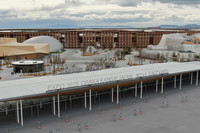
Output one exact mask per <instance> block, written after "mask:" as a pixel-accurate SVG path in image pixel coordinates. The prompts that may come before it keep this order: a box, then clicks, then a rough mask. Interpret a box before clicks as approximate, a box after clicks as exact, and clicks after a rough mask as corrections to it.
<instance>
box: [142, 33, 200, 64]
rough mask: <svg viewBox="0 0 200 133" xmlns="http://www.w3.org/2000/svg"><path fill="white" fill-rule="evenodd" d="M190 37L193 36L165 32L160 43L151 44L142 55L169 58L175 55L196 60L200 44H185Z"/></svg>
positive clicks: (183, 58)
mask: <svg viewBox="0 0 200 133" xmlns="http://www.w3.org/2000/svg"><path fill="white" fill-rule="evenodd" d="M197 36H198V35H196V36H195V37H196V38H197ZM188 37H189V38H193V37H191V36H186V34H180V33H175V34H164V35H163V36H162V39H161V41H160V42H159V44H158V45H156V46H153V45H149V46H148V47H147V49H143V50H142V51H141V56H142V57H144V58H152V59H160V58H161V59H168V58H173V57H174V56H175V57H177V58H179V59H178V60H185V61H187V60H194V59H195V57H196V55H199V54H200V45H199V44H184V41H186V40H188ZM193 40H194V39H193Z"/></svg>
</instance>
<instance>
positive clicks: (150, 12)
mask: <svg viewBox="0 0 200 133" xmlns="http://www.w3.org/2000/svg"><path fill="white" fill-rule="evenodd" d="M199 13H200V0H0V28H57V27H58V28H59V27H63V28H65V27H66V28H68V27H120V26H122V27H123V26H124V27H134V28H141V27H156V26H159V25H186V24H197V25H200V15H199Z"/></svg>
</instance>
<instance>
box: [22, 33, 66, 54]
mask: <svg viewBox="0 0 200 133" xmlns="http://www.w3.org/2000/svg"><path fill="white" fill-rule="evenodd" d="M23 43H31V44H33V43H36V44H37V43H48V44H49V47H50V52H57V51H60V50H62V49H63V45H62V43H60V42H59V41H58V40H57V39H55V38H53V37H50V36H37V37H33V38H30V39H28V40H26V41H24V42H23Z"/></svg>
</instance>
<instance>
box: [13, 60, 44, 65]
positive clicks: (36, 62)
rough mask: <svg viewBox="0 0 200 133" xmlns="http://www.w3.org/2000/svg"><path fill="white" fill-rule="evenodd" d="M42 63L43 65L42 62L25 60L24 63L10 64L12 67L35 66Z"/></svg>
mask: <svg viewBox="0 0 200 133" xmlns="http://www.w3.org/2000/svg"><path fill="white" fill-rule="evenodd" d="M43 63H44V62H43V61H34V60H25V61H15V62H12V65H37V64H43Z"/></svg>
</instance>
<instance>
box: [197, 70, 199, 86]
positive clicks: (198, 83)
mask: <svg viewBox="0 0 200 133" xmlns="http://www.w3.org/2000/svg"><path fill="white" fill-rule="evenodd" d="M198 84H199V71H197V77H196V86H198Z"/></svg>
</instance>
